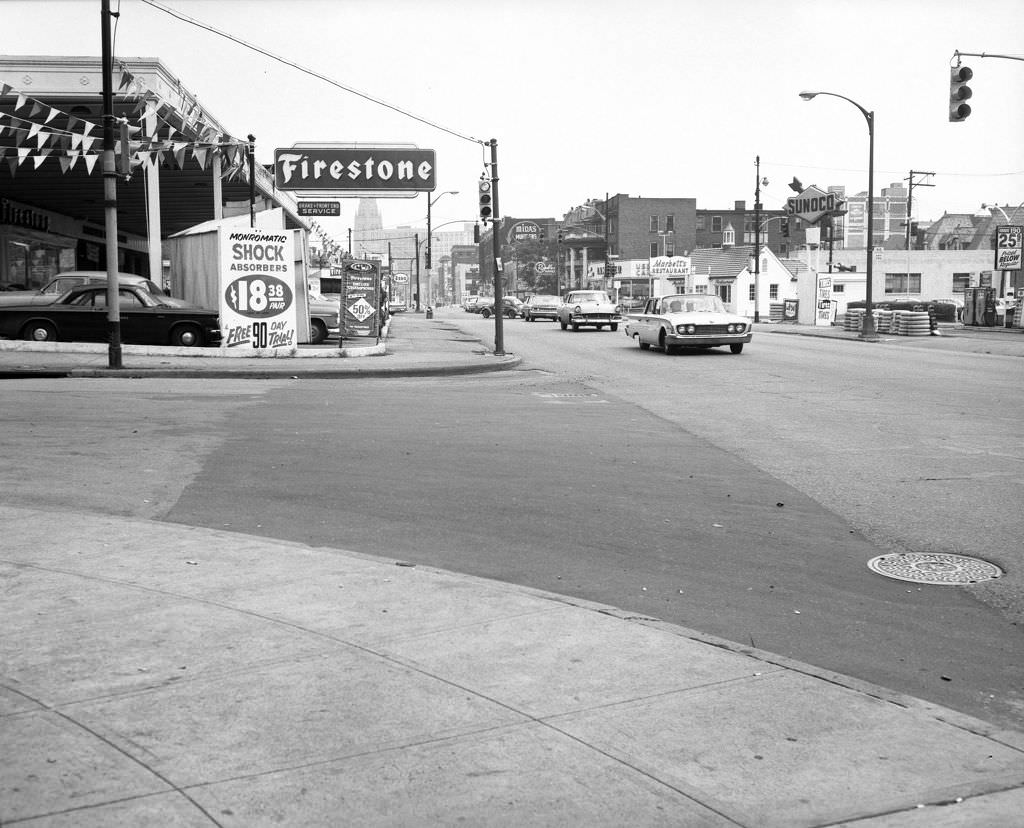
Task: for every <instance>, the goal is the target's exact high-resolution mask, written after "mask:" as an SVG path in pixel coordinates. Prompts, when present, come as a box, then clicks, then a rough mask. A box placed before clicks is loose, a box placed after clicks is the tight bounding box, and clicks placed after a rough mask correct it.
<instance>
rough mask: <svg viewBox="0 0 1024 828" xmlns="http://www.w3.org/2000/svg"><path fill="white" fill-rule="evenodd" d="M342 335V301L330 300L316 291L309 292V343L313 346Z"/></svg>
mask: <svg viewBox="0 0 1024 828" xmlns="http://www.w3.org/2000/svg"><path fill="white" fill-rule="evenodd" d="M340 333H341V299H340V298H338V299H328V298H327V297H326V296H322V295H321V294H319V293H316V292H314V291H310V292H309V341H310V343H312V344H313V345H319V344H320V343H321V342H325V341H326V340H327V337H329V336H338V334H340Z"/></svg>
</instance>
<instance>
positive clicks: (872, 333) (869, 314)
mask: <svg viewBox="0 0 1024 828" xmlns="http://www.w3.org/2000/svg"><path fill="white" fill-rule="evenodd" d="M818 95H828V96H829V97H832V98H842V99H843V100H844V101H846V102H847V103H851V104H853V105H854V106H855V107H857V109H859V110H860V113H861V115H863V116H864V120H865V121H867V122H868V216H867V220H868V237H867V248H868V262H867V287H866V289H865V292H864V326H863V328H862V329H861V332H860V338H861V339H863V340H865V341H868V342H877V341H878V332H877V331H876V330H875V315H874V312H873V309H872V307H871V270H872V267H871V266H872V259H873V258H874V248H873V246H872V242H873V238H872V237H873V235H874V229H875V228H874V215H875V113H874V112H868V111H867V110H866V109H865V108H864V107H863V106H861V105H860V104H859V103H857V102H856V101H855V100H853V99H851V98H847V97H846V96H845V95H837V94H836V93H835V92H801V93H800V97H801V98H803V99H804V100H805V101H809V100H811V99H813V98H815V97H817V96H818Z"/></svg>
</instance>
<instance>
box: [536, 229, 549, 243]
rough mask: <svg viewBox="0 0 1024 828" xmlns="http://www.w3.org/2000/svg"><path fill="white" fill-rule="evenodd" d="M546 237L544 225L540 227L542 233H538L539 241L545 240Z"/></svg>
mask: <svg viewBox="0 0 1024 828" xmlns="http://www.w3.org/2000/svg"><path fill="white" fill-rule="evenodd" d="M545 239H547V233H545V232H544V228H543V227H541V228H540V234H539V235H538V237H537V241H539V242H544V240H545Z"/></svg>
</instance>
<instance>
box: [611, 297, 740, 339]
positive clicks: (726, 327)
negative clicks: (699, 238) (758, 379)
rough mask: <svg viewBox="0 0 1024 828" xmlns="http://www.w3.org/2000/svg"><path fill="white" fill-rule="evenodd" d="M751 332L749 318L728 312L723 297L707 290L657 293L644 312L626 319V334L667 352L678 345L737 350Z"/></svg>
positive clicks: (648, 302)
mask: <svg viewBox="0 0 1024 828" xmlns="http://www.w3.org/2000/svg"><path fill="white" fill-rule="evenodd" d="M752 334H753V330H752V326H751V324H750V320H749V319H747V318H746V317H743V316H737V315H736V314H734V313H729V311H727V310H726V309H725V305H723V304H722V300H721V299H719V298H718V297H717V296H715V295H713V294H706V293H673V294H671V295H669V296H655V297H653V298H652V299H649V300H648V301H647V305H646V307H644V310H643V312H642V313H641V314H639V315H638V316H634V317H633V318H632V319H631V320H630V321H629V322H628V323H626V336H628V337H630V338H631V339H635V340H636V341H637V343H638V344H639V345H640V348H641V349H642V350H645V351H646V350H647V349H648V348H650V347H651V346H652V345H657V346H658V347H659V348H662V349H663V350H664V351H665V353H666V354H672V353H675V352H676V351H677V350H678V349H679V348H715V347H717V346H720V345H728V346H729V350H730V351H732V352H733V353H734V354H738V353H741V352H742V351H743V345H744V344H745V343H747V342H750V339H751V336H752Z"/></svg>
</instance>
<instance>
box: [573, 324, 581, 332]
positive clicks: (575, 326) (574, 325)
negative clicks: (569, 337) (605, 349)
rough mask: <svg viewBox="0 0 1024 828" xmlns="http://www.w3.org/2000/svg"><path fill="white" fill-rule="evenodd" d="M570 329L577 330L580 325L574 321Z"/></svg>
mask: <svg viewBox="0 0 1024 828" xmlns="http://www.w3.org/2000/svg"><path fill="white" fill-rule="evenodd" d="M572 329H573V330H574V331H578V330H579V329H580V326H579V325H577V324H575V323H574V324H573V326H572Z"/></svg>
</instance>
